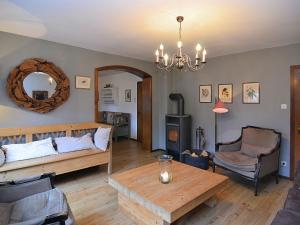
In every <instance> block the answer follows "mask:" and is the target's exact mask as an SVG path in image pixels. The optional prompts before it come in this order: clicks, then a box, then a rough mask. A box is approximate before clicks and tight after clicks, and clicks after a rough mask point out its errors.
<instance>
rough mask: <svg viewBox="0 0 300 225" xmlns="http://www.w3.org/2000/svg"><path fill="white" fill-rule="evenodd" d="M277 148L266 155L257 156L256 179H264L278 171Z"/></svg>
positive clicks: (278, 152) (278, 154)
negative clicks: (257, 169)
mask: <svg viewBox="0 0 300 225" xmlns="http://www.w3.org/2000/svg"><path fill="white" fill-rule="evenodd" d="M279 156H280V151H279V148H275V149H274V150H273V151H271V152H270V153H268V154H260V155H259V156H258V168H259V171H257V173H259V174H258V177H264V176H265V175H268V174H271V173H273V172H276V171H278V170H279Z"/></svg>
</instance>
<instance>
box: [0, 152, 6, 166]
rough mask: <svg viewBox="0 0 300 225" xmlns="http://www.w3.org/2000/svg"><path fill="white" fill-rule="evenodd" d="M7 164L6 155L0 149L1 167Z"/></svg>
mask: <svg viewBox="0 0 300 225" xmlns="http://www.w3.org/2000/svg"><path fill="white" fill-rule="evenodd" d="M4 163H5V154H4V152H3V151H2V149H0V166H2V165H3V164H4Z"/></svg>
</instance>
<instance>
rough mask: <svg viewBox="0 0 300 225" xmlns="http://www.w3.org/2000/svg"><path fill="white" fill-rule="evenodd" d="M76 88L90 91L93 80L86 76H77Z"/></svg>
mask: <svg viewBox="0 0 300 225" xmlns="http://www.w3.org/2000/svg"><path fill="white" fill-rule="evenodd" d="M75 88H77V89H90V88H91V78H90V77H85V76H76V81H75Z"/></svg>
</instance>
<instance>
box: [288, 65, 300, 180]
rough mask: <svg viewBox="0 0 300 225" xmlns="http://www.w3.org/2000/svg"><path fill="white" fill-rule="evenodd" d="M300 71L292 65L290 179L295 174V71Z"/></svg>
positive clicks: (296, 66)
mask: <svg viewBox="0 0 300 225" xmlns="http://www.w3.org/2000/svg"><path fill="white" fill-rule="evenodd" d="M298 69H300V65H292V66H291V67H290V74H291V76H290V85H291V102H290V104H291V111H290V116H291V119H290V178H291V179H293V178H294V176H295V174H294V171H295V162H294V160H295V135H296V133H295V128H296V127H295V114H294V111H295V104H296V103H295V89H296V85H295V78H296V75H295V71H296V70H298Z"/></svg>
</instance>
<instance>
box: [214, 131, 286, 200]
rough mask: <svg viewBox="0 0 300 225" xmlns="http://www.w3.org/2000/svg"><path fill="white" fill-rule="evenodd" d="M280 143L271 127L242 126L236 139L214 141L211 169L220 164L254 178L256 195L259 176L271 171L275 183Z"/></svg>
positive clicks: (279, 138) (278, 137) (250, 178)
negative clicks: (214, 150)
mask: <svg viewBox="0 0 300 225" xmlns="http://www.w3.org/2000/svg"><path fill="white" fill-rule="evenodd" d="M280 143H281V134H280V133H279V132H277V131H275V130H273V129H266V128H261V127H254V126H247V127H243V128H242V133H241V136H240V137H239V138H238V139H237V140H236V141H233V142H229V143H218V144H217V146H216V152H215V155H214V158H213V171H215V167H216V166H219V167H221V168H224V169H227V170H230V171H232V172H235V173H237V174H239V175H240V176H242V177H244V178H246V179H248V180H250V181H253V182H254V184H255V191H254V193H255V196H257V192H258V184H259V181H260V179H261V178H263V177H265V176H267V175H270V174H273V175H275V178H276V183H278V171H279V157H280Z"/></svg>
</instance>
